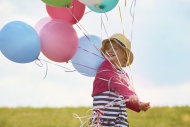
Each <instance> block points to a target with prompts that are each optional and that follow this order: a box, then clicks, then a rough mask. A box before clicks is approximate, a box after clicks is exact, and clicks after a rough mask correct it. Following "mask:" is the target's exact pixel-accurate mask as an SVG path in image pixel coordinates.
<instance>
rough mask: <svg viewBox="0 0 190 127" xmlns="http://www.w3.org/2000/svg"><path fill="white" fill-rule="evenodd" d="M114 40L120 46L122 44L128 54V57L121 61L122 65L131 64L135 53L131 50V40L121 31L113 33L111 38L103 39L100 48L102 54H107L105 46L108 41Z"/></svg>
mask: <svg viewBox="0 0 190 127" xmlns="http://www.w3.org/2000/svg"><path fill="white" fill-rule="evenodd" d="M112 41H114V42H116V43H117V44H118V45H119V46H121V47H122V49H123V50H124V52H125V54H126V57H125V58H126V59H124V61H120V62H121V66H122V67H126V66H129V65H131V64H132V62H133V57H134V56H133V53H132V52H131V42H130V41H129V40H128V39H127V38H126V37H125V36H124V35H123V34H120V33H116V34H114V35H112V36H111V37H110V38H108V39H105V40H103V41H102V48H101V49H100V52H101V54H102V56H105V49H104V47H105V45H106V43H109V42H112Z"/></svg>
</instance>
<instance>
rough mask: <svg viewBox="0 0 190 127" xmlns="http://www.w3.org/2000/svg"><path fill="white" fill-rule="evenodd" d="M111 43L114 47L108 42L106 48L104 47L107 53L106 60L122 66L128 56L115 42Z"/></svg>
mask: <svg viewBox="0 0 190 127" xmlns="http://www.w3.org/2000/svg"><path fill="white" fill-rule="evenodd" d="M111 43H112V46H113V47H112V46H111V44H110V42H107V43H106V44H105V47H104V50H105V53H104V54H105V56H106V58H107V59H108V60H110V61H111V62H112V63H113V64H117V65H119V62H120V63H121V64H122V62H123V61H124V60H125V58H126V54H125V51H124V49H123V48H122V47H121V46H120V45H118V44H117V43H116V42H114V41H112V42H111ZM114 51H115V52H114ZM115 53H116V54H115ZM116 55H117V57H118V59H119V62H118V60H117V57H116Z"/></svg>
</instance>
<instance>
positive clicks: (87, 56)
mask: <svg viewBox="0 0 190 127" xmlns="http://www.w3.org/2000/svg"><path fill="white" fill-rule="evenodd" d="M88 37H89V39H90V40H88V38H87V37H86V36H82V37H80V38H79V42H78V43H79V44H78V45H79V47H78V50H77V52H76V53H75V55H74V56H73V57H72V59H71V62H72V65H73V67H74V68H75V69H76V70H77V71H78V72H79V73H81V74H83V75H85V76H89V77H93V76H95V75H96V72H97V69H98V67H99V66H100V64H101V63H102V62H103V61H104V58H103V57H102V55H101V53H100V52H99V49H100V48H101V46H102V44H101V42H102V40H101V38H100V37H98V36H95V35H88ZM93 45H94V46H93ZM95 47H96V48H97V49H98V50H97V49H96V48H95Z"/></svg>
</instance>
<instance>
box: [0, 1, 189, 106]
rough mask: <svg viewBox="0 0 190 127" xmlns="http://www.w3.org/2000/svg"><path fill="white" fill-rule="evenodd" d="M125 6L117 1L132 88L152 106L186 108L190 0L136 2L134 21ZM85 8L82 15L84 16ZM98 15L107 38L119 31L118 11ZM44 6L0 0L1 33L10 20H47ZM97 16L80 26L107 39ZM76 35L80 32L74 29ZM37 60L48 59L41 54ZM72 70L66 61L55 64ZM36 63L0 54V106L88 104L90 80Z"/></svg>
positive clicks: (84, 21) (88, 15)
mask: <svg viewBox="0 0 190 127" xmlns="http://www.w3.org/2000/svg"><path fill="white" fill-rule="evenodd" d="M127 3H128V4H127V6H126V7H124V1H122V0H120V1H119V5H120V7H121V10H122V11H121V12H122V18H123V29H124V31H125V34H126V36H127V37H128V38H129V39H131V38H130V36H131V29H132V28H133V34H132V35H133V40H132V51H133V53H134V56H135V59H134V63H133V64H132V66H131V69H129V68H126V71H128V73H129V74H130V75H132V78H133V80H134V85H135V89H136V91H137V94H138V95H139V98H140V99H141V100H142V101H150V103H151V105H153V106H165V105H168V106H175V105H179V106H181V105H190V101H189V100H190V96H189V91H190V74H189V72H190V67H189V65H190V36H189V30H190V15H189V14H190V0H167V1H165V0H141V1H140V0H137V3H136V7H135V21H134V24H133V27H132V18H131V16H130V13H129V8H130V5H131V0H129V1H128V2H127ZM88 11H89V10H88V8H86V12H88ZM106 15H107V17H108V20H107V19H106V16H105V15H102V17H103V21H104V24H105V27H106V30H107V32H108V35H109V36H110V35H112V34H114V33H117V32H120V33H122V24H121V22H120V17H119V12H118V7H116V8H114V9H113V10H111V11H110V12H108V13H107V14H106ZM47 16H48V14H47V12H46V9H45V4H44V3H43V2H41V1H39V0H33V1H29V0H26V1H22V2H18V1H15V0H1V4H0V29H1V28H2V27H3V26H4V25H5V24H6V23H8V22H10V21H14V20H20V21H24V22H26V23H28V24H30V25H31V26H33V27H34V26H35V24H36V23H37V22H38V21H39V20H40V19H42V18H44V17H47ZM100 22H101V15H100V14H99V13H95V12H90V13H88V14H86V15H84V16H83V18H82V19H81V21H80V23H81V25H82V26H83V27H84V28H85V30H86V31H87V32H88V33H89V34H94V35H97V36H100V37H101V36H102V38H106V37H107V35H106V34H105V30H104V29H101V24H100ZM74 28H75V29H76V31H77V34H78V36H79V37H80V36H83V32H82V31H80V30H79V29H78V28H77V27H76V26H74ZM40 58H43V59H46V60H48V59H47V58H46V57H44V56H43V54H40ZM55 64H60V65H62V66H65V67H68V68H73V67H72V65H71V63H68V64H65V63H55ZM45 71H46V68H45V66H43V67H39V66H37V65H36V64H35V62H32V63H27V64H19V63H14V62H11V61H10V60H8V59H6V58H5V57H4V56H3V55H2V54H0V106H10V107H16V106H34V107H43V106H50V107H52V106H53V107H61V106H90V105H91V103H92V98H91V91H92V82H93V77H87V76H83V75H81V74H79V73H77V72H70V73H68V72H65V71H64V69H63V68H60V67H57V66H55V65H53V64H49V65H48V74H47V76H46V78H45V79H43V77H44V75H45Z"/></svg>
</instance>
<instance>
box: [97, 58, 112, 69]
mask: <svg viewBox="0 0 190 127" xmlns="http://www.w3.org/2000/svg"><path fill="white" fill-rule="evenodd" d="M103 69H110V70H113V69H112V65H111V63H110V62H109V61H108V60H105V61H104V62H102V64H101V65H100V66H99V68H98V70H103Z"/></svg>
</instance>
